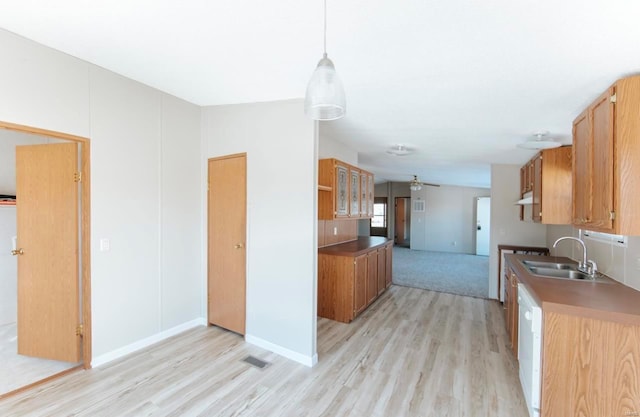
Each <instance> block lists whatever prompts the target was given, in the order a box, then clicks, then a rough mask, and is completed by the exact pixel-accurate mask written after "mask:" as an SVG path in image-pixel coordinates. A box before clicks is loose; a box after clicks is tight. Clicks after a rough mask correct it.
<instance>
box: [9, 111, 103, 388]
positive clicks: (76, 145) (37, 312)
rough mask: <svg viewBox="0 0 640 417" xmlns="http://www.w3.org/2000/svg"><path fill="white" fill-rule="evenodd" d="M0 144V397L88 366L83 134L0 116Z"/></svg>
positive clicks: (86, 196) (86, 161) (86, 173)
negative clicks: (8, 120)
mask: <svg viewBox="0 0 640 417" xmlns="http://www.w3.org/2000/svg"><path fill="white" fill-rule="evenodd" d="M0 146H1V147H2V153H1V156H0V157H2V158H4V159H6V161H3V163H2V164H0V165H2V169H0V188H1V189H0V194H2V195H4V196H5V198H4V200H5V202H4V204H2V206H1V207H0V210H1V211H0V223H1V224H0V232H1V233H2V236H0V239H1V240H2V241H0V249H2V255H1V256H0V269H1V270H2V272H3V274H2V282H1V283H0V289H2V293H1V294H0V297H3V299H2V300H0V304H2V306H3V308H0V381H2V383H0V398H2V397H3V396H5V395H7V394H9V393H11V392H13V391H15V390H18V389H21V388H24V387H26V386H31V385H34V384H37V383H39V382H42V381H44V380H49V379H51V378H53V377H56V376H60V375H62V374H65V373H67V372H70V371H72V370H74V369H77V368H78V367H82V366H84V367H85V368H89V367H90V365H91V308H90V300H91V298H90V255H89V251H90V249H89V248H90V244H89V243H90V240H89V239H90V230H89V224H90V222H89V213H90V206H89V204H90V198H89V186H90V182H89V140H88V139H86V138H82V137H78V136H74V135H68V134H64V133H60V132H53V131H48V130H43V129H38V128H33V127H28V126H22V125H16V124H12V123H6V122H0ZM9 161H10V162H9ZM56 172H57V173H58V174H56ZM10 197H14V198H13V204H11V200H12V199H11V198H10ZM15 197H17V198H15ZM11 255H13V256H11ZM9 271H10V272H11V273H8V272H9ZM4 298H7V300H4Z"/></svg>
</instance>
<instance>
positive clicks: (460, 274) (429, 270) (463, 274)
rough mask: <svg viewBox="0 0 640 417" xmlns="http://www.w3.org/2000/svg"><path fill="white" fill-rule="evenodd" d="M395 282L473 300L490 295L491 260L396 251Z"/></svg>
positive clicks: (438, 253) (405, 250) (423, 252)
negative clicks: (465, 296)
mask: <svg viewBox="0 0 640 417" xmlns="http://www.w3.org/2000/svg"><path fill="white" fill-rule="evenodd" d="M393 283H394V284H397V285H404V286H407V287H415V288H423V289H425V290H432V291H440V292H447V293H451V294H458V295H468V296H471V297H481V298H487V297H488V295H489V257H488V256H476V255H467V254H461V253H446V252H428V251H420V250H411V249H407V248H401V247H397V246H396V247H394V248H393Z"/></svg>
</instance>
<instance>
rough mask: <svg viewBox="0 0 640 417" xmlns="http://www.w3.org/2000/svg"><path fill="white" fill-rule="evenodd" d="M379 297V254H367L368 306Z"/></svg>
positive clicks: (375, 252)
mask: <svg viewBox="0 0 640 417" xmlns="http://www.w3.org/2000/svg"><path fill="white" fill-rule="evenodd" d="M377 296H378V252H377V251H375V250H374V251H371V252H369V253H368V254H367V305H369V304H371V303H372V302H373V300H375V299H376V297H377Z"/></svg>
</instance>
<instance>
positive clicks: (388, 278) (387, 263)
mask: <svg viewBox="0 0 640 417" xmlns="http://www.w3.org/2000/svg"><path fill="white" fill-rule="evenodd" d="M385 252H386V257H387V260H386V261H385V268H386V269H387V272H386V274H385V280H386V283H385V284H386V287H387V288H389V286H390V285H391V282H392V278H393V277H392V271H393V269H392V268H391V259H392V258H393V244H392V243H388V244H387V246H386V247H385Z"/></svg>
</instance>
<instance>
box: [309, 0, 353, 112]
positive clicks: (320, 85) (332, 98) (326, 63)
mask: <svg viewBox="0 0 640 417" xmlns="http://www.w3.org/2000/svg"><path fill="white" fill-rule="evenodd" d="M346 110H347V101H346V98H345V95H344V87H343V86H342V82H341V81H340V78H339V77H338V74H337V73H336V68H335V67H334V66H333V62H332V61H331V60H330V59H329V58H328V57H327V0H324V54H323V55H322V59H321V60H320V62H318V66H317V67H316V70H315V71H314V72H313V75H311V79H310V80H309V84H307V95H306V96H305V100H304V112H305V114H306V115H307V116H309V117H310V118H312V119H314V120H336V119H340V118H342V117H344V114H345V112H346Z"/></svg>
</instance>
